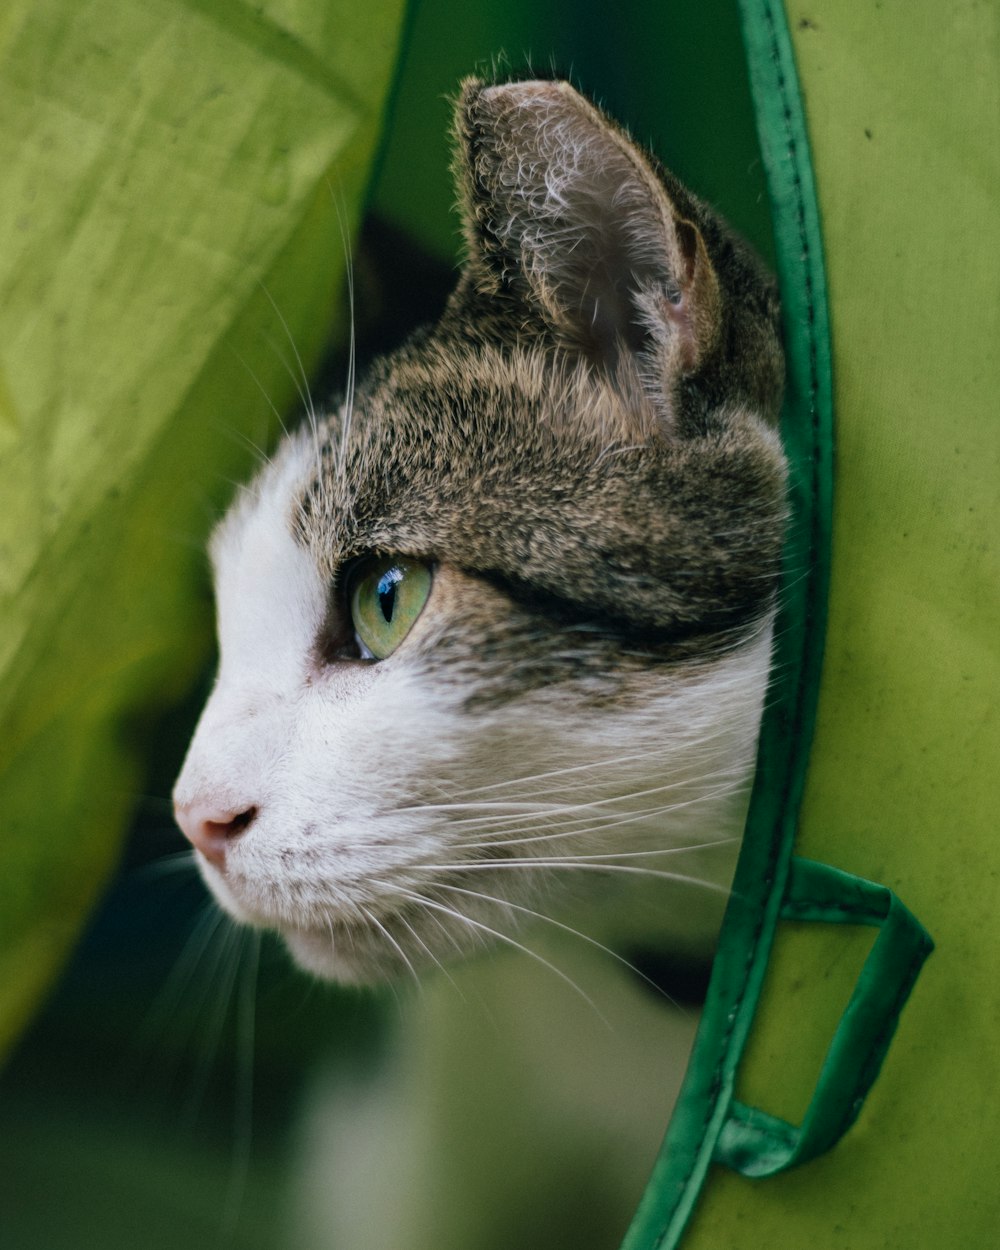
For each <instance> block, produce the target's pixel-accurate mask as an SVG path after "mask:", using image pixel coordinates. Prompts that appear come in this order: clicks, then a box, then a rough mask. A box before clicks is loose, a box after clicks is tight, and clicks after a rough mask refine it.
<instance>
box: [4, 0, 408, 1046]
mask: <svg viewBox="0 0 1000 1250" xmlns="http://www.w3.org/2000/svg"><path fill="white" fill-rule="evenodd" d="M401 16H402V0H369V2H368V3H366V4H365V5H364V6H363V8H359V7H358V6H356V5H354V4H352V3H349V2H347V0H339V2H337V3H327V2H326V0H269V2H268V3H265V4H261V5H255V6H253V7H251V6H244V5H242V4H230V3H226V0H148V2H144V3H142V4H134V3H129V0H94V3H90V4H87V5H79V4H77V3H75V0H8V3H7V4H5V5H4V9H3V14H2V16H0V166H2V168H3V177H2V179H0V501H2V507H0V1053H2V1051H3V1049H4V1047H5V1045H6V1044H7V1043H8V1042H9V1040H10V1038H11V1037H12V1036H13V1034H14V1032H15V1031H16V1029H17V1028H18V1026H19V1025H20V1023H21V1021H22V1020H23V1019H24V1018H25V1015H26V1013H27V1012H28V1011H29V1010H30V1008H31V1006H32V1004H33V1003H34V1001H35V1000H36V999H37V997H38V995H39V994H40V993H41V991H42V989H43V988H44V986H45V984H46V983H47V981H48V979H49V978H50V977H51V975H52V973H53V971H54V969H55V968H56V966H57V965H58V962H59V960H60V959H61V957H62V955H63V953H64V951H65V949H66V947H67V945H68V943H69V942H70V941H71V940H72V938H73V937H74V936H75V933H76V931H77V928H78V926H79V923H80V921H81V919H82V917H83V915H84V914H85V911H86V908H87V906H88V904H89V903H90V901H91V900H92V898H93V896H94V893H95V891H96V890H97V888H98V886H99V885H100V883H101V881H102V879H103V877H104V874H105V872H106V870H107V869H108V867H109V865H110V863H111V862H112V860H113V857H114V854H115V851H116V849H117V845H118V840H119V835H120V832H121V829H122V825H123V821H124V819H125V818H126V816H127V814H128V811H129V809H130V806H131V803H132V801H133V800H132V795H133V793H134V791H135V790H136V788H137V784H138V776H139V771H138V769H139V764H138V761H137V759H136V758H135V757H134V753H133V750H132V749H131V748H130V745H129V743H130V742H131V741H133V740H135V739H137V738H141V734H140V733H138V732H137V731H138V730H139V728H140V726H141V723H142V721H143V720H144V719H145V718H146V717H147V716H148V715H149V714H150V712H151V710H152V709H154V708H156V707H163V706H164V704H166V703H168V702H169V701H170V700H172V699H173V700H176V699H177V698H179V697H180V695H181V694H182V693H183V691H184V690H185V688H187V687H188V686H189V685H190V682H191V680H192V676H193V674H194V673H195V672H196V671H197V670H198V668H199V667H200V665H201V664H202V663H203V662H204V659H205V656H206V652H207V643H208V631H209V620H208V615H209V613H208V604H207V602H206V601H205V599H204V596H203V595H201V596H199V595H198V593H197V588H198V587H200V586H202V585H203V575H202V569H203V563H202V562H203V556H202V555H201V548H202V544H203V541H204V535H205V532H206V529H207V527H208V525H209V524H210V523H211V521H212V519H213V515H214V513H215V511H216V509H217V508H218V506H219V504H220V502H221V501H222V500H223V499H224V498H225V496H226V495H227V494H228V492H229V490H230V487H229V485H228V479H229V478H234V477H242V476H244V475H245V474H246V473H247V471H248V469H249V465H250V463H251V460H252V457H251V455H250V452H249V450H248V447H247V445H246V444H247V443H248V442H249V441H251V440H252V442H253V443H255V444H259V445H261V446H263V445H265V444H266V443H267V441H268V438H269V429H270V427H271V424H272V420H273V409H278V410H283V409H287V408H288V406H289V404H290V401H291V400H292V399H293V397H294V395H295V391H296V387H297V385H298V383H297V380H296V375H297V374H298V372H299V366H298V363H297V362H296V360H295V349H297V351H298V353H299V354H300V355H301V357H302V359H303V361H304V362H305V364H306V366H307V367H308V365H309V364H310V363H311V362H314V361H315V360H316V358H317V356H318V354H319V352H320V350H321V349H322V347H323V346H324V344H325V342H326V340H327V337H328V333H329V326H330V323H331V320H332V317H333V309H334V308H335V307H336V306H338V304H339V303H342V301H340V300H339V284H340V279H341V276H342V274H343V242H342V235H341V229H340V226H339V225H338V211H340V212H342V214H343V216H344V217H345V218H346V223H347V226H348V227H350V226H351V225H353V223H354V222H355V221H356V219H357V216H358V210H359V206H360V202H361V199H362V195H363V192H364V189H365V187H366V185H367V183H368V180H369V170H370V167H371V164H372V159H373V154H374V151H375V146H376V142H377V139H378V137H379V133H380V120H381V116H380V115H381V111H382V105H383V102H384V99H385V97H386V94H387V91H388V88H389V84H390V79H391V75H392V70H393V66H394V63H395V59H396V50H397V44H398V38H399V29H400V22H401ZM338 201H339V202H340V207H339V208H338ZM292 341H294V343H295V349H293V348H292V346H291V343H292ZM251 358H252V359H253V362H254V364H253V371H252V372H251V370H250V369H249V367H248V366H246V365H244V363H243V361H244V360H248V359H251ZM265 396H266V398H265ZM272 405H273V408H272ZM166 816H167V813H166V812H165V813H164V818H165V819H166Z"/></svg>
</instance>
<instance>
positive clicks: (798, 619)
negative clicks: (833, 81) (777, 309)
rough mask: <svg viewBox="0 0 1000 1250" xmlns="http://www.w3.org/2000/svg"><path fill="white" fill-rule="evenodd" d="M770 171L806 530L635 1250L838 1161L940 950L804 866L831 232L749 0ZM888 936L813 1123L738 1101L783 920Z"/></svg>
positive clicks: (770, 22) (794, 485) (668, 1242)
mask: <svg viewBox="0 0 1000 1250" xmlns="http://www.w3.org/2000/svg"><path fill="white" fill-rule="evenodd" d="M740 11H741V16H742V22H743V33H744V42H745V46H746V53H747V60H748V66H749V71H750V84H751V90H752V93H753V98H754V104H755V109H756V114H757V125H758V131H759V136H760V145H761V153H762V156H763V161H764V166H765V170H766V173H767V180H768V189H769V193H770V198H771V206H772V218H773V224H774V234H775V252H776V257H777V264H778V272H779V278H780V283H781V292H782V304H783V311H784V325H785V340H786V342H785V347H786V357H787V382H786V394H785V405H784V411H783V414H782V434H783V439H784V443H785V447H786V450H787V452H788V457H789V462H790V466H791V472H790V479H789V504H790V512H791V516H792V521H791V525H790V532H789V536H788V541H787V543H786V550H785V572H784V578H783V586H782V598H781V611H780V614H779V620H778V627H777V630H776V657H775V664H774V671H773V676H772V683H771V689H770V691H769V695H768V710H767V714H766V716H765V719H764V723H763V726H762V730H761V746H760V755H759V761H758V770H757V780H756V784H755V787H754V793H753V797H752V801H751V807H750V815H749V818H748V823H747V831H746V836H745V838H744V844H743V849H742V852H741V855H740V860H739V864H738V866H737V871H736V878H735V881H734V884H733V894H732V898H731V900H730V905H729V908H728V910H727V914H726V920H725V923H724V925H723V930H722V935H721V938H720V946H719V951H718V953H717V956H716V961H715V967H714V970H713V976H712V983H711V986H710V989H709V995H708V999H707V1001H706V1004H705V1010H704V1014H703V1017H702V1023H701V1028H700V1030H699V1034H698V1040H697V1043H696V1045H695V1049H694V1053H693V1055H692V1058H691V1062H690V1064H689V1066H688V1072H687V1076H686V1078H685V1083H684V1087H683V1089H682V1091H681V1095H680V1098H679V1099H678V1102H677V1106H676V1108H675V1111H674V1115H673V1117H672V1120H671V1123H670V1127H669V1129H668V1132H667V1136H666V1139H665V1141H664V1144H663V1147H662V1149H661V1152H660V1156H659V1158H658V1160H657V1162H656V1165H655V1167H654V1170H653V1175H652V1178H651V1180H650V1183H649V1185H648V1186H647V1189H646V1192H645V1194H644V1195H643V1197H642V1200H641V1202H640V1204H639V1208H638V1210H637V1212H636V1216H635V1219H634V1220H633V1223H632V1226H631V1228H630V1229H629V1231H628V1234H627V1236H626V1238H625V1241H624V1243H623V1247H622V1250H650V1248H652V1247H655V1248H656V1250H672V1248H673V1247H676V1246H677V1245H679V1244H680V1241H681V1238H682V1236H683V1233H684V1230H685V1228H686V1227H687V1225H688V1223H689V1221H690V1219H691V1216H692V1213H693V1211H694V1208H695V1205H696V1204H697V1202H698V1200H699V1196H700V1194H701V1190H702V1187H703V1185H704V1184H705V1181H706V1178H707V1176H708V1173H709V1168H710V1167H711V1165H712V1164H713V1163H723V1164H725V1165H728V1166H729V1167H731V1168H734V1169H736V1170H737V1171H739V1172H741V1173H742V1174H744V1175H746V1176H753V1177H763V1176H768V1175H772V1174H773V1173H775V1172H778V1171H781V1170H783V1169H785V1168H788V1167H791V1166H793V1165H795V1164H797V1163H802V1162H805V1161H806V1160H807V1159H810V1158H812V1157H814V1156H815V1155H816V1154H818V1153H820V1152H821V1151H823V1150H826V1149H828V1148H829V1147H830V1146H831V1145H832V1144H833V1143H834V1142H835V1141H836V1140H837V1139H838V1138H839V1137H840V1136H841V1135H842V1134H843V1133H844V1132H845V1131H846V1130H847V1128H848V1127H849V1126H850V1125H851V1124H852V1123H853V1122H854V1120H855V1119H856V1117H857V1114H858V1112H859V1110H860V1107H861V1105H862V1102H863V1100H864V1097H865V1094H866V1093H867V1092H868V1089H869V1088H870V1086H871V1084H872V1082H873V1081H874V1079H875V1077H876V1075H877V1073H878V1069H879V1065H880V1063H881V1060H882V1058H883V1057H884V1055H885V1052H886V1049H887V1047H888V1045H889V1041H890V1040H891V1037H892V1033H893V1031H894V1027H895V1022H896V1020H897V1018H898V1015H899V1012H900V1010H901V1009H902V1006H903V1004H904V1003H905V1001H906V998H907V996H908V994H909V991H910V989H911V987H912V984H913V980H914V978H915V976H916V974H917V972H918V971H919V968H920V965H921V963H922V962H923V960H924V958H925V957H926V955H927V954H928V953H929V951H930V949H931V943H930V939H929V938H928V937H927V934H926V933H925V932H924V931H923V929H922V928H921V927H920V925H919V924H918V923H917V922H916V921H915V920H914V918H913V917H912V916H911V915H910V913H909V912H907V911H906V909H905V908H904V907H903V906H902V904H900V903H899V901H898V900H897V899H896V898H895V897H894V896H893V895H892V894H891V892H890V891H889V890H887V889H885V887H883V886H879V885H874V884H872V883H870V882H867V881H862V880H860V879H858V878H855V877H851V876H849V875H848V874H846V873H842V872H838V871H837V870H836V869H833V868H828V867H825V866H823V865H820V864H812V863H807V862H806V861H802V860H796V859H793V857H792V847H793V844H794V840H795V835H796V828H797V820H798V810H799V805H800V802H801V797H802V792H803V787H804V783H805V774H806V766H807V762H808V757H809V748H810V744H811V740H812V731H813V724H814V720H815V712H816V700H817V693H818V689H819V677H820V670H821V666H822V652H823V634H824V625H825V620H826V607H827V594H828V581H829V571H830V525H831V513H832V480H833V411H832V407H833V405H832V376H831V354H830V335H829V321H828V312H827V301H826V280H825V271H824V263H823V248H822V236H821V231H820V223H819V213H818V208H817V202H816V193H815V188H814V185H813V176H812V168H811V165H810V156H809V145H808V137H807V131H806V124H805V116H804V112H803V108H802V101H801V99H800V96H799V88H798V80H797V76H796V70H795V62H794V57H793V53H792V47H791V41H790V39H789V33H788V27H787V22H786V17H785V12H784V9H783V8H782V6H781V5H780V4H775V3H773V2H772V0H740ZM781 919H795V920H804V919H808V920H819V921H824V922H828V923H829V922H833V923H841V924H842V923H851V924H862V925H874V926H877V927H879V928H880V934H879V937H878V939H877V940H876V942H875V944H874V946H873V947H872V950H871V952H870V955H869V958H868V960H867V962H866V964H865V966H864V968H863V970H862V974H861V977H860V980H859V982H858V984H857V986H856V988H855V991H854V994H853V996H852V998H851V1001H850V1003H849V1005H848V1007H847V1010H846V1011H845V1013H844V1016H843V1018H842V1019H841V1022H840V1024H839V1026H838V1028H837V1030H836V1032H835V1035H834V1038H833V1041H832V1043H831V1045H830V1047H829V1050H828V1053H827V1058H826V1062H825V1064H824V1067H823V1070H822V1073H821V1075H820V1078H819V1081H818V1084H817V1087H816V1090H815V1092H814V1094H813V1096H812V1100H811V1102H810V1105H809V1108H808V1111H807V1113H806V1115H805V1117H804V1119H803V1122H802V1124H801V1126H798V1127H796V1126H794V1125H792V1124H789V1123H787V1122H786V1121H784V1120H779V1119H777V1118H776V1117H774V1116H771V1115H768V1114H767V1113H765V1112H763V1111H760V1110H757V1109H756V1108H751V1107H747V1106H746V1105H744V1104H743V1103H742V1102H740V1101H738V1100H737V1099H736V1089H737V1084H738V1072H739V1065H740V1061H741V1058H742V1056H743V1052H744V1049H745V1047H746V1044H747V1040H748V1037H749V1035H750V1031H751V1028H752V1026H753V1021H754V1014H755V1012H756V1009H757V1004H758V1001H759V998H760V994H761V989H762V986H763V983H764V978H765V974H766V971H767V965H768V958H769V955H770V952H771V947H772V943H773V940H774V934H775V930H776V927H777V925H778V922H779V920H781Z"/></svg>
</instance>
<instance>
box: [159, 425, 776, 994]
mask: <svg viewBox="0 0 1000 1250" xmlns="http://www.w3.org/2000/svg"><path fill="white" fill-rule="evenodd" d="M313 454H314V453H313V450H312V447H311V444H310V443H309V441H308V440H307V439H306V438H305V437H304V436H299V437H296V438H294V439H290V440H288V441H287V442H286V444H285V445H284V447H283V449H282V451H281V453H280V455H279V457H278V459H277V460H276V462H275V463H274V464H273V465H271V466H270V467H269V468H268V469H266V470H265V472H264V473H263V474H262V475H261V477H260V479H259V480H258V481H257V482H256V483H255V484H254V486H253V487H251V488H250V489H249V490H247V491H245V492H244V493H243V495H242V496H241V498H240V499H239V500H238V501H237V503H236V505H234V507H233V509H232V510H231V512H230V514H229V516H228V517H227V518H226V520H225V521H224V522H223V524H222V525H221V526H220V528H219V530H218V531H217V533H216V535H215V537H214V539H213V544H212V554H213V561H214V564H215V570H216V585H217V596H218V627H219V639H220V649H221V659H220V669H219V677H218V682H217V684H216V687H215V689H214V691H213V693H212V696H211V698H210V700H209V702H208V704H207V706H206V708H205V711H204V713H203V715H202V718H201V721H200V723H199V725H198V729H197V732H196V734H195V737H194V740H193V742H192V744H191V747H190V750H189V753H188V757H187V760H186V761H185V764H184V768H183V771H182V774H181V776H180V778H179V780H178V782H177V786H176V790H175V801H176V803H177V805H178V807H180V808H183V807H185V806H188V807H190V806H197V807H198V808H199V809H200V810H205V811H209V812H215V813H218V816H217V818H218V819H220V820H225V819H228V817H229V815H232V814H235V813H239V812H242V811H245V810H248V809H250V808H255V809H256V811H257V815H256V818H255V819H254V821H253V822H252V824H251V825H250V827H249V828H248V829H246V830H245V832H243V833H242V834H241V835H240V836H239V837H238V838H237V839H235V840H234V841H233V843H232V845H231V847H230V848H229V851H228V854H227V858H226V869H225V872H224V873H223V872H220V871H219V870H218V869H217V868H216V867H214V866H213V865H212V864H210V863H208V862H207V861H205V860H204V859H202V857H201V856H199V860H200V866H201V868H202V871H203V873H204V875H205V877H206V880H207V881H208V884H209V885H210V887H211V888H212V890H213V891H214V893H215V894H216V896H217V898H218V899H219V901H220V902H221V903H222V905H223V906H224V907H225V908H226V910H227V911H229V912H230V913H231V914H232V915H233V916H235V917H236V918H237V919H239V920H242V921H246V922H250V923H254V924H258V925H261V926H264V927H268V928H273V929H276V930H278V931H279V932H280V933H282V935H283V936H284V937H285V939H286V942H287V944H288V945H289V947H290V949H291V951H292V953H293V954H294V956H295V957H296V959H297V960H298V961H299V962H300V963H301V964H303V965H304V966H305V967H307V968H309V969H311V970H312V971H314V972H316V973H318V974H320V975H322V976H325V977H332V978H336V979H343V980H348V981H350V980H356V979H364V980H368V979H372V978H373V977H375V978H378V977H381V976H384V975H386V974H393V973H398V972H399V971H404V970H405V969H406V968H407V967H410V968H419V967H421V966H426V965H427V964H429V963H430V962H432V961H433V962H437V961H444V960H447V959H453V958H454V957H455V955H456V953H457V952H460V951H464V950H468V949H472V948H475V947H477V946H480V945H483V944H484V943H490V942H492V941H494V940H503V939H502V938H498V937H496V936H495V935H499V934H501V933H503V934H510V933H513V932H514V931H516V930H517V929H518V928H520V927H521V926H522V924H523V923H524V922H525V920H526V918H527V913H526V910H520V909H531V910H537V911H540V912H543V913H545V914H546V915H549V916H552V917H557V916H564V915H566V914H568V912H567V908H568V909H570V910H572V908H573V905H578V906H579V907H580V908H582V909H583V910H584V911H585V912H586V913H587V917H588V918H587V921H586V926H587V928H588V930H589V931H590V932H592V933H593V932H598V931H600V932H604V933H613V934H614V936H615V937H616V938H619V939H621V940H636V939H637V938H640V937H642V936H652V934H651V933H649V930H650V929H654V930H655V931H656V937H657V939H658V940H661V941H668V942H672V943H674V944H675V945H676V944H680V945H682V946H683V947H686V948H689V949H690V948H692V947H698V946H700V945H707V944H710V943H711V941H712V939H713V936H714V933H715V931H716V929H717V925H718V921H719V917H720V915H721V906H722V902H723V901H724V894H725V888H726V887H727V886H728V882H729V880H730V876H731V872H732V867H733V863H734V856H735V851H736V845H737V839H738V837H739V834H740V832H741V828H742V821H743V815H744V807H745V797H746V789H747V784H748V778H749V775H750V773H751V770H752V767H753V760H754V753H755V744H756V737H757V730H758V722H759V716H760V709H761V704H762V699H763V694H764V689H765V684H766V678H767V669H768V662H769V654H770V630H769V629H766V630H764V631H762V632H761V633H760V635H759V636H758V637H757V638H756V639H754V640H753V641H752V642H751V643H749V644H747V645H746V646H744V647H743V648H742V649H739V650H736V651H734V652H733V653H731V654H730V655H727V656H725V657H723V658H721V659H717V660H715V661H714V662H712V663H711V664H705V665H703V666H702V667H701V668H700V669H698V668H689V669H680V670H671V669H669V668H667V667H657V668H655V669H653V670H651V671H650V672H649V673H642V674H640V675H638V676H637V677H636V678H635V679H634V683H633V687H632V688H631V689H630V690H629V691H628V697H627V698H624V699H618V700H615V701H614V702H613V703H612V704H611V705H610V706H609V707H607V708H601V709H599V710H593V709H592V708H587V707H586V706H583V707H582V708H581V705H580V702H579V700H578V698H576V697H575V696H574V695H573V694H572V692H569V693H568V692H567V691H565V690H563V689H562V688H561V687H560V686H556V687H551V688H548V689H546V690H543V691H540V692H538V693H536V694H529V695H527V696H525V697H524V698H522V699H519V700H517V701H514V702H511V703H509V704H506V705H504V706H502V707H501V708H500V709H499V710H496V711H492V712H490V713H488V714H483V715H479V716H476V717H472V718H470V716H469V714H468V713H467V712H466V711H465V710H464V708H463V703H464V700H465V698H466V696H467V694H468V693H469V692H468V690H467V689H465V688H464V686H463V685H462V684H461V683H459V682H456V683H447V682H435V683H433V684H431V683H429V682H428V681H427V679H426V678H424V677H421V675H420V672H419V670H418V669H417V668H416V667H415V666H414V665H413V664H412V663H408V660H407V643H406V642H404V643H403V645H402V646H401V647H400V648H399V650H398V651H397V652H396V653H395V654H394V655H393V656H391V657H389V658H388V659H387V660H384V661H382V662H380V663H378V664H372V665H364V664H358V663H334V664H332V665H321V664H319V663H318V662H317V660H316V658H315V656H314V652H313V647H314V643H315V640H316V636H317V632H318V630H319V628H320V625H321V622H322V620H323V617H324V613H325V611H326V604H327V588H326V585H325V583H324V581H323V579H322V578H321V577H320V574H319V573H318V572H317V570H316V568H315V566H314V563H313V560H312V558H311V557H310V556H309V555H308V553H307V552H306V550H305V549H304V547H303V546H301V545H300V544H299V543H298V542H297V541H296V540H295V538H294V537H293V535H292V532H291V522H292V514H293V510H294V501H295V499H296V496H297V491H298V488H299V487H300V485H301V483H302V482H303V481H304V480H305V478H306V476H307V475H308V474H310V473H311V472H312V457H313ZM424 617H427V618H428V621H427V623H425V622H424ZM424 617H421V619H420V621H418V624H417V627H416V628H415V631H414V632H415V633H416V632H417V630H419V629H421V628H425V629H430V628H432V627H433V621H434V607H433V593H432V602H431V603H429V604H428V607H427V608H426V609H425V613H424ZM501 843H503V844H505V845H506V849H507V851H508V854H509V855H510V856H511V858H510V859H509V860H508V861H507V862H500V863H491V862H489V861H486V860H484V857H483V849H484V845H485V844H490V845H491V846H492V847H494V848H495V847H496V846H497V845H498V844H501ZM686 848H704V849H700V850H699V849H694V850H691V849H686ZM573 864H575V866H571V865H573ZM463 866H464V867H465V874H464V876H462V877H460V878H456V876H455V871H456V869H458V868H460V867H463ZM646 870H651V871H649V872H647V871H646ZM665 873H677V874H680V875H682V876H684V877H693V878H695V879H697V880H698V881H704V882H706V885H693V886H689V885H686V884H684V883H683V882H681V883H675V882H671V881H668V880H667V879H666V878H665V877H664V876H663V875H661V874H665ZM442 883H443V884H442ZM463 891H476V892H479V893H482V894H486V895H489V896H491V898H493V899H495V900H498V901H496V902H487V901H484V900H482V899H479V898H475V897H473V895H472V894H471V893H467V892H463ZM649 898H654V899H655V903H654V904H653V907H654V908H655V911H650V910H645V911H644V910H643V908H642V906H640V903H639V901H640V900H643V899H649ZM417 900H427V901H425V902H419V901H417ZM447 909H453V910H454V911H455V912H458V913H460V914H459V915H458V916H454V915H450V914H449V913H448V910H447ZM463 917H464V919H463ZM599 919H600V920H601V923H600V924H599V923H598V921H599ZM609 926H610V928H609Z"/></svg>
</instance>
